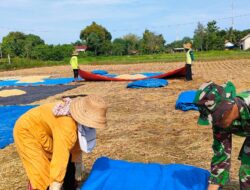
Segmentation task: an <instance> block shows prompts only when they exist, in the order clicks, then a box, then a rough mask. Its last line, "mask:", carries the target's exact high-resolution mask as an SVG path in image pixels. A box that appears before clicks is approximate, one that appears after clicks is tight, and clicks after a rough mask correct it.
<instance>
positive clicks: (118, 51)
mask: <svg viewBox="0 0 250 190" xmlns="http://www.w3.org/2000/svg"><path fill="white" fill-rule="evenodd" d="M126 53H127V47H126V41H125V40H124V39H122V38H116V39H115V40H114V41H113V44H112V54H113V55H125V54H126Z"/></svg>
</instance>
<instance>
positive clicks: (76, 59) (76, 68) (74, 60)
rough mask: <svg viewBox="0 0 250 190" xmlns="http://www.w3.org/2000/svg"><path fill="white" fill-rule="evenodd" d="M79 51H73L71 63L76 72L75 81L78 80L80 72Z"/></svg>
mask: <svg viewBox="0 0 250 190" xmlns="http://www.w3.org/2000/svg"><path fill="white" fill-rule="evenodd" d="M77 56H78V52H77V51H74V52H73V53H72V57H71V59H70V65H71V68H72V70H73V73H74V81H75V82H76V81H77V80H78V72H79V66H78V58H77Z"/></svg>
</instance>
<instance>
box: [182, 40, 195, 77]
mask: <svg viewBox="0 0 250 190" xmlns="http://www.w3.org/2000/svg"><path fill="white" fill-rule="evenodd" d="M183 47H184V49H185V51H186V81H190V80H193V78H192V62H193V61H194V52H193V50H192V44H191V43H190V42H188V43H185V44H183Z"/></svg>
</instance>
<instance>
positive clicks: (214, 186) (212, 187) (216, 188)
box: [207, 184, 220, 190]
mask: <svg viewBox="0 0 250 190" xmlns="http://www.w3.org/2000/svg"><path fill="white" fill-rule="evenodd" d="M219 188H220V186H219V185H217V184H209V186H208V188H207V190H219Z"/></svg>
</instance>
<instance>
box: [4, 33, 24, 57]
mask: <svg viewBox="0 0 250 190" xmlns="http://www.w3.org/2000/svg"><path fill="white" fill-rule="evenodd" d="M24 44H25V34H24V33H22V32H10V33H9V34H8V35H7V36H5V37H3V42H2V51H3V54H4V55H5V56H6V55H7V54H10V55H11V56H21V55H22V54H23V52H24Z"/></svg>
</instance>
